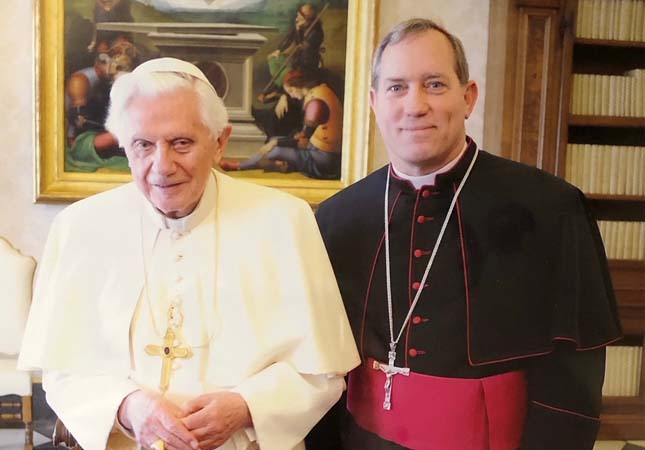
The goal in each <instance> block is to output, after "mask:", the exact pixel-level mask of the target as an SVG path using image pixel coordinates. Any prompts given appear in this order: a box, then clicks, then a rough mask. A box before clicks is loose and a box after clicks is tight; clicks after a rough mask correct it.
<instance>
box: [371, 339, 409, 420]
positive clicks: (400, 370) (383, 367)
mask: <svg viewBox="0 0 645 450" xmlns="http://www.w3.org/2000/svg"><path fill="white" fill-rule="evenodd" d="M390 348H391V350H390V351H389V352H388V353H387V357H388V358H387V359H388V361H387V364H383V363H380V362H378V361H374V364H373V366H372V367H373V368H374V369H376V370H380V371H381V372H383V373H384V374H385V385H384V386H383V387H384V389H385V399H384V400H383V409H386V410H388V411H389V410H390V409H392V378H393V377H394V375H404V376H406V377H407V376H409V375H410V368H408V367H397V366H395V365H394V360H395V359H396V351H395V350H394V348H392V346H390Z"/></svg>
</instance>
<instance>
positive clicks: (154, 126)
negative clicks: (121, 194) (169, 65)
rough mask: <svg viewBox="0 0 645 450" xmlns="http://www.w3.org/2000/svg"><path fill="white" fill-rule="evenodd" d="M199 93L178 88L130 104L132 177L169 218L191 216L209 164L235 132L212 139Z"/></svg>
mask: <svg viewBox="0 0 645 450" xmlns="http://www.w3.org/2000/svg"><path fill="white" fill-rule="evenodd" d="M199 105H200V100H199V97H198V95H197V93H196V92H195V91H194V90H192V89H188V88H181V89H176V90H174V91H172V92H168V93H163V94H160V95H158V96H156V97H146V96H135V97H133V98H132V100H131V101H130V104H129V105H128V108H127V114H128V123H129V124H130V126H131V130H132V133H131V134H132V137H131V139H129V140H128V141H127V143H126V147H125V152H126V154H127V156H128V161H129V163H130V168H131V170H132V176H133V177H134V181H135V183H136V185H137V187H138V188H139V190H141V192H142V193H143V195H144V196H145V197H146V198H147V199H148V201H150V203H152V204H153V205H154V206H155V208H157V209H158V210H159V211H161V212H162V213H163V214H165V215H166V216H168V217H172V218H178V217H184V216H186V215H188V214H190V213H191V212H192V211H193V209H195V206H197V203H198V202H199V199H200V198H201V196H202V194H203V192H204V189H205V187H206V183H207V181H208V177H209V176H210V173H211V167H213V166H214V165H215V164H217V163H219V160H220V159H221V157H222V153H223V151H224V148H225V146H226V143H227V141H228V137H229V135H230V132H231V128H230V126H228V127H226V128H225V129H224V131H222V133H221V134H220V136H219V138H217V139H216V138H214V137H213V136H212V135H211V133H210V130H209V129H208V128H207V127H206V126H205V125H204V123H203V121H202V118H201V115H200V110H199Z"/></svg>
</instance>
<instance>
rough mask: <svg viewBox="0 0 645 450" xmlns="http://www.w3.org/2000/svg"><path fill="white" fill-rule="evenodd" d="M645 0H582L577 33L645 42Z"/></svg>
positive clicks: (579, 3) (590, 36)
mask: <svg viewBox="0 0 645 450" xmlns="http://www.w3.org/2000/svg"><path fill="white" fill-rule="evenodd" d="M643 24H645V1H644V0H579V1H578V14H577V17H576V36H578V37H582V38H590V39H609V40H617V41H645V26H644V25H643Z"/></svg>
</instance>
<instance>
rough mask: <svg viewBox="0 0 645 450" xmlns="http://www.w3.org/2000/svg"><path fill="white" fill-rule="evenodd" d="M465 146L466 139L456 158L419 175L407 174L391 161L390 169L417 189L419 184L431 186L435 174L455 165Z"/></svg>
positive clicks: (435, 176)
mask: <svg viewBox="0 0 645 450" xmlns="http://www.w3.org/2000/svg"><path fill="white" fill-rule="evenodd" d="M467 148H468V142H467V141H466V142H464V147H463V148H462V149H461V151H460V152H459V155H457V157H456V158H454V159H453V160H452V161H450V162H449V163H448V164H446V165H445V166H443V167H442V168H441V169H439V170H436V171H434V172H432V173H428V174H425V175H419V176H413V175H408V174H407V173H403V172H401V171H400V170H399V169H397V168H396V167H395V166H394V163H392V170H393V171H394V174H395V175H396V176H397V177H399V178H402V179H404V180H408V181H409V182H410V183H412V186H414V188H415V189H419V188H420V187H421V186H433V185H434V182H435V179H436V178H437V175H439V174H441V173H445V172H448V171H449V170H450V169H452V168H453V167H455V166H456V165H457V162H459V160H460V159H461V157H462V156H463V154H464V152H465V151H466V149H467Z"/></svg>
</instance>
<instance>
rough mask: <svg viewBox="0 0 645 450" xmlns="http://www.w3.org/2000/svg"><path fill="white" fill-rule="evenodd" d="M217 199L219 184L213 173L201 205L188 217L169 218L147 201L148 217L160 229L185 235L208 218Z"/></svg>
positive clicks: (200, 200)
mask: <svg viewBox="0 0 645 450" xmlns="http://www.w3.org/2000/svg"><path fill="white" fill-rule="evenodd" d="M216 198H217V183H216V181H215V174H213V173H212V172H211V174H210V176H209V177H208V182H207V183H206V188H205V189H204V193H203V194H202V198H201V199H199V203H197V206H196V207H195V209H194V210H193V212H191V213H190V214H188V215H187V216H184V217H180V218H178V219H173V218H170V217H167V216H165V215H164V214H163V213H161V212H160V211H159V210H158V209H157V208H155V207H154V206H153V205H152V203H150V202H149V201H146V204H147V207H146V208H145V209H146V212H147V216H148V217H149V218H150V219H151V220H152V221H153V223H154V224H155V225H156V226H157V227H159V228H160V229H162V230H163V229H168V230H172V231H177V232H179V233H185V232H187V231H190V230H192V229H193V228H195V227H196V226H197V225H199V224H200V223H201V222H202V221H203V220H204V219H205V218H206V216H208V213H209V212H211V211H212V210H213V207H214V206H215V201H216Z"/></svg>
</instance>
